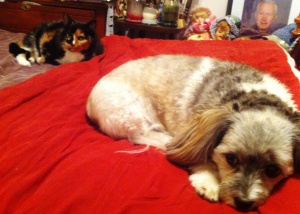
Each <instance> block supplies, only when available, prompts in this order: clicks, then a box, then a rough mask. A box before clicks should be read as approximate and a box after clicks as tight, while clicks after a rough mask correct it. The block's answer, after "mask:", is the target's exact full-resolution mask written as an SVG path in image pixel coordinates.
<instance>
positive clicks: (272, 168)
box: [265, 164, 281, 178]
mask: <svg viewBox="0 0 300 214" xmlns="http://www.w3.org/2000/svg"><path fill="white" fill-rule="evenodd" d="M265 173H266V175H267V176H268V177H269V178H276V177H277V176H278V175H279V174H280V173H281V169H280V168H279V167H278V166H277V165H275V164H271V165H269V166H267V168H266V169H265Z"/></svg>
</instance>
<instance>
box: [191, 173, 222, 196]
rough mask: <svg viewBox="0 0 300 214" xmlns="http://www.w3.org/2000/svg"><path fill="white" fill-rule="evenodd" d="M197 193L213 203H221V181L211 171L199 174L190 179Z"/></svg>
mask: <svg viewBox="0 0 300 214" xmlns="http://www.w3.org/2000/svg"><path fill="white" fill-rule="evenodd" d="M189 179H190V181H191V184H192V186H193V187H194V188H195V189H196V192H197V193H198V194H199V195H200V196H202V197H203V198H204V199H206V200H209V201H211V202H217V201H219V181H218V179H217V178H216V177H215V176H214V174H212V173H210V172H209V171H202V172H197V173H195V174H192V175H190V177H189Z"/></svg>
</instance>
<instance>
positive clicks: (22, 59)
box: [16, 54, 31, 67]
mask: <svg viewBox="0 0 300 214" xmlns="http://www.w3.org/2000/svg"><path fill="white" fill-rule="evenodd" d="M16 59H17V61H18V63H19V64H20V65H23V66H27V67H31V63H30V62H29V61H28V60H27V59H26V58H25V57H24V56H23V55H22V54H19V55H18V56H17V57H16Z"/></svg>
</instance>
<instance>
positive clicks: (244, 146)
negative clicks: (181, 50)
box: [87, 55, 300, 211]
mask: <svg viewBox="0 0 300 214" xmlns="http://www.w3.org/2000/svg"><path fill="white" fill-rule="evenodd" d="M87 115H88V117H89V118H90V119H91V120H92V121H94V122H95V123H96V124H97V125H98V126H99V128H100V130H101V131H103V132H104V133H106V134H107V135H109V136H111V137H114V138H117V139H120V138H127V139H129V140H130V141H132V142H134V143H137V144H145V145H150V146H155V147H157V148H160V149H162V150H164V151H165V153H166V156H167V158H168V159H169V160H170V161H172V162H174V163H176V164H179V165H181V166H183V167H187V169H188V170H189V171H190V173H191V174H190V181H191V184H192V186H193V187H194V188H195V189H196V191H197V193H198V194H199V195H201V196H202V197H203V198H205V199H207V200H209V201H219V200H222V201H224V202H225V203H227V204H229V205H231V206H233V207H235V208H237V209H238V210H241V211H247V210H250V209H253V208H255V207H257V206H259V205H261V204H263V203H264V202H265V201H266V199H267V198H268V196H269V195H270V193H271V191H272V189H273V187H274V186H275V185H276V184H277V183H278V182H279V181H281V180H282V179H283V178H286V177H288V176H289V175H291V174H293V173H294V172H299V171H300V169H299V168H300V167H299V152H300V149H299V148H300V146H299V144H300V140H299V139H300V133H299V132H300V130H299V129H300V126H299V113H298V110H297V107H296V104H295V103H294V101H293V100H292V95H291V94H290V93H289V92H288V90H287V88H286V87H285V86H284V85H283V84H281V83H279V82H278V81H277V80H276V79H274V78H272V77H271V76H270V75H268V74H264V73H261V72H259V71H257V70H255V69H254V68H252V67H249V66H247V65H243V64H236V63H233V62H227V61H221V60H217V59H212V58H207V57H191V56H185V55H158V56H153V57H148V58H143V59H139V60H134V61H130V62H127V63H125V64H123V65H121V66H120V67H118V68H116V69H115V70H114V71H112V72H111V73H109V74H108V75H106V76H105V77H103V78H102V79H101V80H100V81H99V82H98V83H97V84H96V86H95V87H94V89H93V90H92V92H91V94H90V96H89V98H88V103H87Z"/></svg>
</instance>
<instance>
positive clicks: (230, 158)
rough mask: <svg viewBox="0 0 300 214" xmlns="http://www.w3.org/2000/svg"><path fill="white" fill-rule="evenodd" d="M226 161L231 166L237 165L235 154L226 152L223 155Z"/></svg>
mask: <svg viewBox="0 0 300 214" xmlns="http://www.w3.org/2000/svg"><path fill="white" fill-rule="evenodd" d="M225 158H226V161H227V163H228V164H229V165H230V166H232V167H236V166H237V165H238V158H237V157H236V155H235V154H226V155H225Z"/></svg>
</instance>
